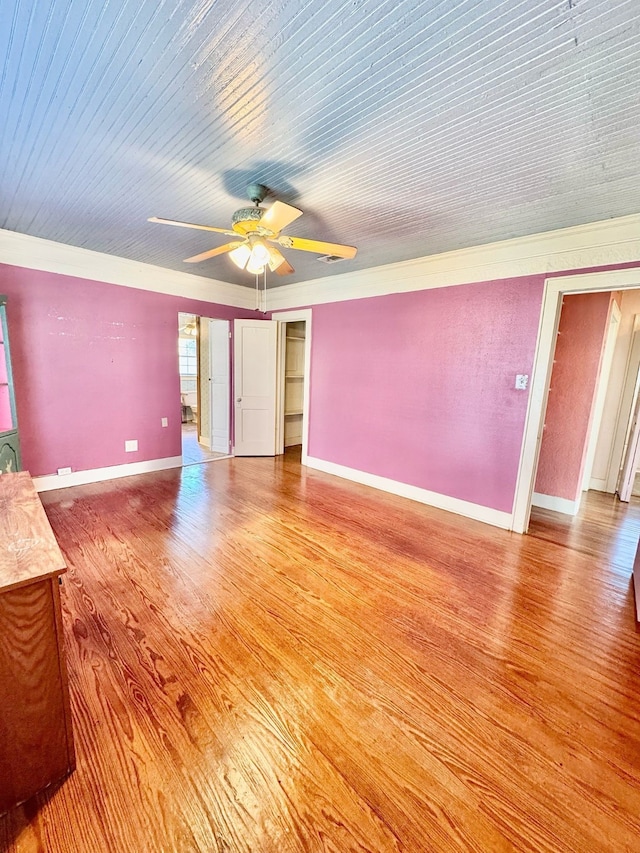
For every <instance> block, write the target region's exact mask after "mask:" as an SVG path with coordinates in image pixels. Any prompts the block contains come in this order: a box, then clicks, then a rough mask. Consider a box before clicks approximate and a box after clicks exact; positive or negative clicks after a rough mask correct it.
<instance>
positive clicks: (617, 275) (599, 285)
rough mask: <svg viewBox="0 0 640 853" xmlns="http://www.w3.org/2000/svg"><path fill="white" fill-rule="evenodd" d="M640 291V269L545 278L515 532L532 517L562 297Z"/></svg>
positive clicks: (522, 529) (513, 525)
mask: <svg viewBox="0 0 640 853" xmlns="http://www.w3.org/2000/svg"><path fill="white" fill-rule="evenodd" d="M637 288H640V268H638V267H635V268H633V269H621V270H611V271H607V272H594V273H582V274H577V275H568V276H554V277H553V278H547V279H545V283H544V290H543V295H542V310H541V312H540V323H539V326H538V337H537V343H536V352H535V356H534V360H533V370H532V375H531V393H530V394H529V401H528V405H527V413H526V417H525V426H524V435H523V440H522V448H521V452H520V463H519V466H518V477H517V480H516V491H515V498H514V503H513V512H512V518H511V529H512V530H513V531H515V532H516V533H526V532H527V529H528V527H529V516H530V514H531V498H532V496H533V488H534V485H535V478H536V473H537V470H538V457H539V453H540V444H541V441H542V429H543V426H544V414H545V411H546V403H547V396H548V392H549V382H550V379H551V369H552V367H553V354H554V351H555V345H556V338H557V334H558V324H559V322H560V311H561V309H562V298H563V297H564V296H565V295H567V294H571V293H598V292H603V291H607V292H612V291H615V290H634V289H637Z"/></svg>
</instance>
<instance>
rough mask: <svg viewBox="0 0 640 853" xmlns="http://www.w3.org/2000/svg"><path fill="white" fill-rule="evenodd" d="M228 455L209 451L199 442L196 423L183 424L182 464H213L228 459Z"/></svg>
mask: <svg viewBox="0 0 640 853" xmlns="http://www.w3.org/2000/svg"><path fill="white" fill-rule="evenodd" d="M228 455H229V454H228V453H215V452H214V451H211V450H207V448H206V447H203V445H202V444H200V443H199V442H198V429H197V427H196V425H195V424H194V423H186V424H182V464H183V465H197V464H198V463H199V462H212V461H213V460H214V459H226V458H227V456H228Z"/></svg>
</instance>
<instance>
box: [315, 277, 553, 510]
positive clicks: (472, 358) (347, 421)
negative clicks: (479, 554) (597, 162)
mask: <svg viewBox="0 0 640 853" xmlns="http://www.w3.org/2000/svg"><path fill="white" fill-rule="evenodd" d="M543 284H544V276H531V277H527V278H519V279H511V280H509V279H507V280H502V281H493V282H483V283H480V284H469V285H462V286H458V287H447V288H442V289H436V290H425V291H419V292H413V293H400V294H393V295H390V296H380V297H376V298H370V299H361V300H355V301H349V302H339V303H333V304H328V305H317V306H314V308H313V339H312V347H313V350H312V374H311V418H310V436H309V454H310V455H311V456H314V457H317V458H320V459H323V460H327V461H330V462H334V463H337V464H340V465H345V466H347V467H350V468H355V469H357V470H360V471H366V472H369V473H372V474H376V475H379V476H382V477H388V478H390V479H392V480H398V481H400V482H403V483H408V484H411V485H414V486H418V487H420V488H422V489H428V490H430V491H433V492H438V493H439V494H443V495H449V496H451V497H455V498H461V499H463V500H466V501H470V502H472V503H476V504H481V505H483V506H487V507H492V508H494V509H497V510H502V511H504V512H510V511H511V509H512V504H513V497H514V492H515V483H516V476H517V472H518V462H519V456H520V448H521V443H522V436H523V429H524V419H525V413H526V408H527V400H528V392H526V391H516V390H515V387H514V386H515V377H516V374H517V373H527V374H529V375H531V371H532V364H533V355H534V351H535V344H536V336H537V331H538V321H539V316H540V308H541V301H542V289H543Z"/></svg>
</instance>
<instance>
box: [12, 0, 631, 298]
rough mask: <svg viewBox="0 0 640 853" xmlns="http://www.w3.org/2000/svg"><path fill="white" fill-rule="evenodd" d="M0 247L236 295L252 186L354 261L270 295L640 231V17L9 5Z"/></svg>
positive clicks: (302, 4)
mask: <svg viewBox="0 0 640 853" xmlns="http://www.w3.org/2000/svg"><path fill="white" fill-rule="evenodd" d="M0 19H1V21H2V24H1V26H0V58H2V59H0V71H1V77H0V140H1V142H0V172H1V173H2V174H1V177H0V227H2V228H6V229H9V230H13V231H19V232H22V233H25V234H31V235H35V236H38V237H45V238H47V239H49V240H56V241H58V242H61V243H69V244H71V245H74V246H81V247H84V248H88V249H94V250H96V251H99V252H107V253H109V254H113V255H120V256H122V257H125V258H132V259H135V260H139V261H145V262H148V263H152V264H157V265H160V266H163V267H168V268H173V269H177V270H182V271H186V272H196V273H198V274H199V275H205V276H210V277H212V278H217V279H222V280H224V281H231V282H237V283H240V284H247V285H252V284H253V281H252V280H251V277H250V276H248V274H246V273H242V272H239V271H238V270H236V269H235V268H234V267H233V265H232V264H231V262H230V261H229V259H228V258H225V257H219V258H214V259H212V260H210V261H205V262H204V263H201V264H199V265H198V266H196V267H193V266H188V265H184V264H183V262H182V259H183V258H185V257H188V256H190V255H194V254H196V253H199V252H202V251H205V250H206V249H209V248H212V247H214V246H216V245H220V244H222V243H223V242H226V240H227V239H228V238H225V237H224V235H217V234H209V233H206V232H203V231H187V230H185V229H181V228H169V227H167V226H161V225H153V224H149V223H147V221H146V219H147V217H148V216H152V215H156V216H161V217H167V218H172V219H183V220H187V221H191V222H201V223H206V224H211V225H217V226H221V227H228V226H229V224H230V218H231V214H232V213H233V211H234V210H235V209H236V208H238V207H240V206H243V201H244V199H245V195H244V193H245V187H246V185H247V183H249V181H252V180H258V181H260V182H262V183H265V184H267V185H268V186H269V187H270V188H271V190H272V191H273V196H272V198H279V199H281V200H283V201H287V202H290V203H293V204H295V205H296V206H299V207H300V208H301V209H302V210H303V211H304V216H303V217H301V218H300V219H299V220H297V221H296V222H295V223H294V224H293V225H292V226H290V228H289V229H288V233H290V234H293V235H295V236H301V237H313V238H316V239H321V240H330V241H337V242H343V243H348V244H352V245H355V246H357V247H358V249H359V252H358V256H357V257H356V258H355V260H352V261H344V262H340V263H337V264H335V265H332V266H329V265H325V264H322V263H320V262H318V260H317V259H316V257H315V256H314V255H310V254H305V253H302V252H295V251H292V250H289V251H287V250H285V252H284V253H285V254H286V255H287V258H288V260H289V261H290V262H291V263H292V264H293V266H294V267H295V268H296V273H295V275H292V276H287V277H278V276H271V278H270V283H271V285H275V284H285V283H290V282H294V281H303V280H307V279H311V278H317V277H321V276H325V275H331V274H334V273H342V272H346V271H348V270H356V269H362V268H366V267H372V266H377V265H380V264H385V263H390V262H392V261H397V260H402V259H408V258H413V257H419V256H422V255H430V254H434V253H437V252H443V251H447V250H451V249H457V248H462V247H465V246H471V245H476V244H480V243H486V242H491V241H494V240H500V239H505V238H508V237H514V236H519V235H523V234H529V233H535V232H539V231H546V230H550V229H554V228H560V227H564V226H569V225H576V224H581V223H584V222H590V221H594V220H600V219H607V218H609V217H613V216H619V215H624V214H629V213H637V212H638V211H640V146H639V143H640V99H639V92H640V62H639V61H638V55H639V54H638V44H639V43H640V2H638V0H628V1H627V2H624V0H509V2H500V0H487V2H480V0H447V2H435V0H392V2H386V0H375V2H368V0H349V2H341V0H324V2H318V0H274V2H271V3H269V2H265V0H251V2H248V0H234V2H231V0H182V2H179V0H178V1H177V0H170V2H169V0H167V2H158V0H153V2H150V0H142V2H140V0H136V2H133V0H98V2H96V0H51V2H46V0H38V2H34V0H22V2H18V0H0Z"/></svg>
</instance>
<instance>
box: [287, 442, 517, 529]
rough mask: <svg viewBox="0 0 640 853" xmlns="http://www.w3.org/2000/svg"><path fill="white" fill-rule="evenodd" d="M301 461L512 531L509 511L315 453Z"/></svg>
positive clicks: (346, 478)
mask: <svg viewBox="0 0 640 853" xmlns="http://www.w3.org/2000/svg"><path fill="white" fill-rule="evenodd" d="M304 464H306V465H308V467H309V468H315V469H316V470H317V471H323V472H324V473H325V474H334V475H335V476H336V477H343V478H344V479H345V480H352V481H353V482H354V483H362V485H364V486H371V487H372V488H374V489H380V490H381V491H383V492H390V493H391V494H392V495H399V496H400V497H401V498H409V500H412V501H418V502H419V503H423V504H428V505H429V506H433V507H437V508H438V509H444V510H446V511H447V512H453V513H455V514H456V515H464V516H466V517H467V518H473V519H475V520H476V521H482V522H484V523H485V524H492V525H494V527H502V528H503V529H504V530H511V518H512V517H511V513H508V512H501V511H500V510H497V509H491V507H486V506H480V504H474V503H470V502H469V501H463V500H460V499H459V498H451V497H449V496H448V495H441V494H439V493H438V492H430V491H428V490H427V489H421V488H419V487H418V486H411V485H409V484H408V483H401V482H399V481H398V480H390V479H388V478H387V477H379V476H378V475H377V474H369V473H367V472H366V471H358V470H357V469H356V468H347V467H346V466H345V465H337V464H336V463H335V462H327V461H326V460H324V459H317V458H316V457H314V456H308V457H307V459H306V461H305V462H304Z"/></svg>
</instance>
